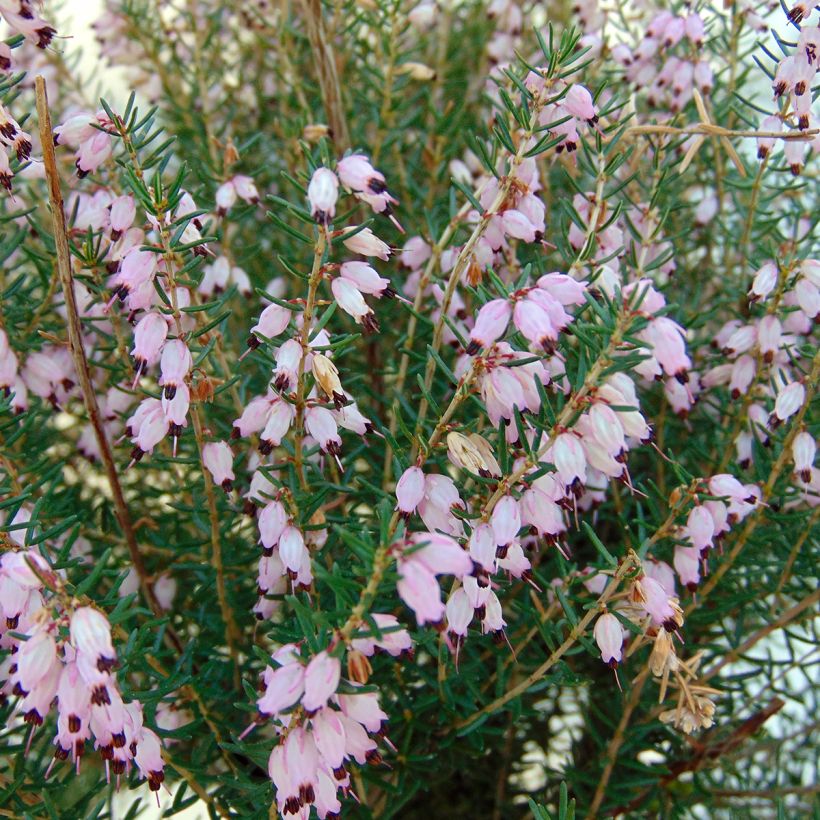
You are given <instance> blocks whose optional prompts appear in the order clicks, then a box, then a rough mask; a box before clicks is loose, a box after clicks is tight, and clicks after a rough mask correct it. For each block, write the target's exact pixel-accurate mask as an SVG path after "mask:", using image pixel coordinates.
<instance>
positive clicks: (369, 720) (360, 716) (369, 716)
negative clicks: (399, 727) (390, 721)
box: [338, 692, 387, 735]
mask: <svg viewBox="0 0 820 820" xmlns="http://www.w3.org/2000/svg"><path fill="white" fill-rule="evenodd" d="M338 700H339V706H340V707H341V709H342V712H343V713H344V714H345V715H347V717H349V718H351V719H353V720H355V721H356V722H357V723H360V724H361V725H362V726H364V728H365V729H366V730H367V731H368V732H370V733H371V734H374V735H375V734H378V732H380V731H381V729H382V726H383V725H384V724H386V723H387V715H386V714H385V713H384V712H383V711H382V710H381V708H380V707H379V696H378V695H377V694H376V693H375V692H362V693H361V694H355V695H339V696H338Z"/></svg>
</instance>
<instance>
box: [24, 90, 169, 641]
mask: <svg viewBox="0 0 820 820" xmlns="http://www.w3.org/2000/svg"><path fill="white" fill-rule="evenodd" d="M35 90H36V95H37V116H38V119H39V122H40V141H41V142H42V145H43V165H44V167H45V174H46V181H47V182H48V198H49V202H50V204H51V218H52V220H53V224H54V246H55V249H56V252H57V271H58V273H59V276H60V285H61V287H62V290H63V298H64V299H65V309H66V324H67V328H68V341H69V347H70V349H71V355H72V357H73V359H74V367H75V368H76V370H77V381H78V383H79V386H80V391H81V392H82V395H83V403H84V405H85V409H86V413H87V414H88V420H89V421H90V422H91V427H92V428H93V430H94V435H95V436H96V439H97V444H98V445H99V448H100V460H101V461H102V464H103V466H104V468H105V473H106V476H107V477H108V483H109V485H110V487H111V495H112V496H113V498H114V508H115V511H116V515H117V520H118V521H119V524H120V529H121V530H122V533H123V536H124V537H125V542H126V544H127V545H128V552H129V554H130V556H131V563H132V564H133V565H134V569H135V570H136V572H137V575H138V576H139V580H140V586H141V588H142V592H143V595H144V596H145V600H146V601H147V602H148V605H149V606H150V607H151V611H152V612H153V613H154V615H155V616H157V617H158V618H162V617H164V613H163V611H162V608H161V607H160V605H159V602H158V601H157V599H156V596H155V595H154V591H153V589H152V588H151V585H150V584H149V583H148V572H147V570H146V569H145V563H144V561H143V559H142V555H141V554H140V550H139V546H138V544H137V537H136V534H135V533H134V527H133V524H132V523H131V515H130V513H129V511H128V505H127V504H126V502H125V497H124V495H123V492H122V485H121V484H120V479H119V476H118V475H117V468H116V465H115V464H114V457H113V455H112V453H111V445H110V444H109V441H108V438H107V437H106V435H105V430H104V428H103V422H102V417H101V415H100V408H99V405H98V404H97V395H96V393H95V391H94V385H93V384H92V383H91V374H90V371H89V368H88V359H87V358H86V355H85V350H84V349H83V336H82V326H81V324H80V316H79V312H78V310H77V300H76V298H75V295H74V281H73V277H72V274H71V254H70V251H69V247H68V236H67V234H66V224H65V209H64V205H63V195H62V192H61V190H60V174H59V171H58V169H57V158H56V156H55V154H54V137H53V135H52V128H51V115H50V114H49V110H48V95H47V93H46V81H45V79H44V78H43V77H42V76H38V77H37V78H36V80H35ZM166 633H167V635H168V637H169V639H170V640H171V642H172V643H173V645H174V647H175V648H176V649H177V651H182V643H181V641H180V640H179V638H178V637H177V635H176V633H175V632H174V630H173V629H172V627H171V625H170V624H168V625H167V626H166Z"/></svg>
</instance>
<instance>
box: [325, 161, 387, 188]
mask: <svg viewBox="0 0 820 820" xmlns="http://www.w3.org/2000/svg"><path fill="white" fill-rule="evenodd" d="M336 171H337V173H338V174H339V179H341V181H342V184H343V185H344V186H345V187H346V188H350V190H352V191H358V192H361V193H369V194H376V195H378V194H383V193H384V192H385V191H386V190H387V186H386V185H385V182H384V175H383V174H381V173H379V172H378V171H377V170H376V169H375V168H374V167H373V166H372V165H371V164H370V160H368V158H367V157H366V156H364V154H350V155H349V156H346V157H344V158H343V159H340V160H339V162H338V163H336Z"/></svg>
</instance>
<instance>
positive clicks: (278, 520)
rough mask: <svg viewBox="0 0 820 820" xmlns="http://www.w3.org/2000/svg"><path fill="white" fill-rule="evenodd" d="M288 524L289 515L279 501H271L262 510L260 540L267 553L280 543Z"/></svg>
mask: <svg viewBox="0 0 820 820" xmlns="http://www.w3.org/2000/svg"><path fill="white" fill-rule="evenodd" d="M287 523H288V515H287V513H286V512H285V508H284V506H283V505H282V504H281V503H280V502H279V501H270V502H268V503H267V504H266V505H265V506H264V507H263V508H262V512H261V513H259V518H258V520H257V525H258V527H259V540H260V541H261V542H262V546H263V547H264V548H265V551H266V552H269V551H270V550H272V549H273V548H274V547H275V546H276V545H277V544H278V543H279V538H280V537H281V535H282V533H283V532H284V531H285V527H286V526H287Z"/></svg>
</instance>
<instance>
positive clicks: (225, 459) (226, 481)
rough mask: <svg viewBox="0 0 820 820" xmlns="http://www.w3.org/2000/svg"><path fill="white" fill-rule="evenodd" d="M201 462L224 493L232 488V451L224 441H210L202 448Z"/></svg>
mask: <svg viewBox="0 0 820 820" xmlns="http://www.w3.org/2000/svg"><path fill="white" fill-rule="evenodd" d="M202 463H203V464H204V465H205V467H207V469H208V471H209V472H210V474H211V476H212V477H213V480H214V484H219V486H221V487H222V489H223V490H225V492H226V493H228V492H230V491H231V490H232V489H233V481H234V478H235V476H234V473H233V453H232V452H231V448H230V447H229V446H228V444H227V442H225V441H210V442H208V443H207V444H206V445H204V446H203V448H202Z"/></svg>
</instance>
